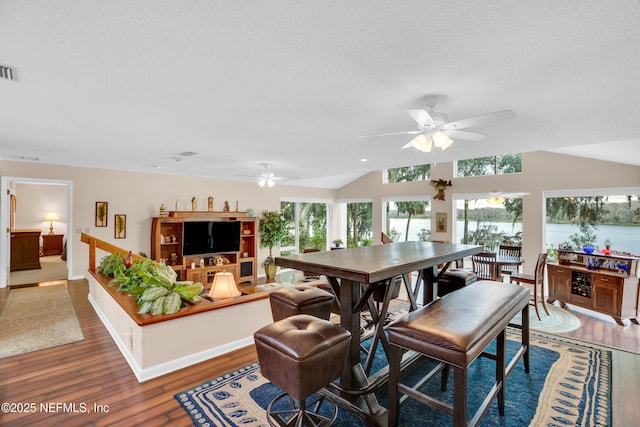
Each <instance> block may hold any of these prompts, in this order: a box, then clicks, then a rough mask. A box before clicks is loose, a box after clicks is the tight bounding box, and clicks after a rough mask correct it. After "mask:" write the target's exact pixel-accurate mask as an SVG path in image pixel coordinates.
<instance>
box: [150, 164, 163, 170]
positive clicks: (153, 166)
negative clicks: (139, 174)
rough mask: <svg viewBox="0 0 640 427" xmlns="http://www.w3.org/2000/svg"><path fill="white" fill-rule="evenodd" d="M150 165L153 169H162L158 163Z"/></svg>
mask: <svg viewBox="0 0 640 427" xmlns="http://www.w3.org/2000/svg"><path fill="white" fill-rule="evenodd" d="M151 167H152V168H154V169H162V166H160V165H151Z"/></svg>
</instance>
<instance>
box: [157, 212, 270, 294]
mask: <svg viewBox="0 0 640 427" xmlns="http://www.w3.org/2000/svg"><path fill="white" fill-rule="evenodd" d="M197 220H202V221H220V220H229V221H235V220H238V221H240V222H241V229H240V233H241V234H240V250H239V251H238V252H225V253H213V254H197V255H190V256H183V248H182V238H183V230H184V223H185V222H186V221H197ZM256 221H257V219H256V218H254V217H249V216H247V214H246V212H208V211H207V212H201V211H195V212H194V211H172V212H169V214H168V216H167V217H154V218H152V224H151V259H153V260H155V261H158V262H164V263H165V264H167V265H170V266H171V267H172V268H173V269H174V270H176V272H177V273H178V276H179V279H180V280H192V281H194V282H202V283H203V284H204V285H205V287H207V285H210V284H211V282H212V281H213V276H214V275H215V273H217V272H219V271H228V272H231V273H233V275H234V278H235V281H236V283H237V284H238V285H240V284H243V283H248V282H251V283H252V284H254V285H255V284H256V283H257V269H256V256H257V252H258V247H257V244H258V240H257V236H256V232H257V226H256ZM218 258H220V259H221V260H223V261H224V263H223V264H222V265H216V261H217V260H218ZM201 260H202V261H203V264H204V266H201V265H200V264H201V263H200V261H201ZM192 264H193V266H194V268H192Z"/></svg>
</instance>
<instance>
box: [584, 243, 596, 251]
mask: <svg viewBox="0 0 640 427" xmlns="http://www.w3.org/2000/svg"><path fill="white" fill-rule="evenodd" d="M593 249H594V248H593V245H592V244H591V243H587V244H586V245H584V246H583V247H582V250H583V251H584V253H585V254H592V253H593Z"/></svg>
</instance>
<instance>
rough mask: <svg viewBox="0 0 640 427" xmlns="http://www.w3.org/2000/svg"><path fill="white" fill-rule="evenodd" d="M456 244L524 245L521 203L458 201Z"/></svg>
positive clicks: (505, 200)
mask: <svg viewBox="0 0 640 427" xmlns="http://www.w3.org/2000/svg"><path fill="white" fill-rule="evenodd" d="M454 232H455V235H454V240H455V241H456V242H458V243H469V244H474V245H484V246H485V247H487V248H490V249H491V248H494V249H495V248H497V247H498V245H500V244H501V243H502V244H505V245H517V246H521V245H522V199H521V198H513V199H504V200H503V201H502V203H498V204H495V203H490V202H489V201H488V199H484V198H482V199H473V200H471V199H465V200H456V227H455V230H454Z"/></svg>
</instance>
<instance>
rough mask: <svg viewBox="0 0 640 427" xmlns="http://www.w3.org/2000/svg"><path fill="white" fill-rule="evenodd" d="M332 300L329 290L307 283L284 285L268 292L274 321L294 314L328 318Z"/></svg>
mask: <svg viewBox="0 0 640 427" xmlns="http://www.w3.org/2000/svg"><path fill="white" fill-rule="evenodd" d="M333 300H334V297H333V294H331V293H330V292H327V291H323V290H322V289H318V288H315V287H313V286H309V285H296V286H286V287H283V288H280V289H275V290H273V291H271V292H270V293H269V303H270V304H271V315H272V316H273V321H274V322H277V321H278V320H282V319H284V318H286V317H290V316H294V315H296V314H310V315H312V316H316V317H319V318H321V319H325V320H329V316H331V307H332V306H333Z"/></svg>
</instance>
